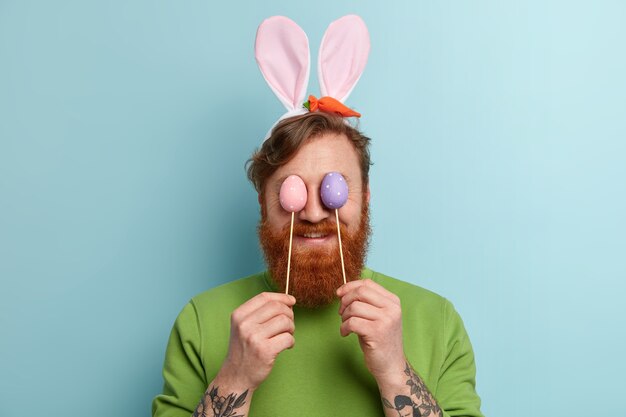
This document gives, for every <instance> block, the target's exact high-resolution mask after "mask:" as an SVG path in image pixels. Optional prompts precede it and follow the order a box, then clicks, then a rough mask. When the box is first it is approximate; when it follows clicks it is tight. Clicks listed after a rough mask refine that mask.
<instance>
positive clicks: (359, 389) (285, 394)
mask: <svg viewBox="0 0 626 417" xmlns="http://www.w3.org/2000/svg"><path fill="white" fill-rule="evenodd" d="M361 276H362V277H363V278H370V279H372V280H373V281H375V282H377V283H378V284H380V285H382V286H383V287H385V288H386V289H387V290H389V291H391V292H393V293H394V294H396V295H397V296H398V297H400V300H401V302H402V316H403V321H402V329H403V337H404V352H405V354H406V357H407V359H408V360H409V362H410V363H411V365H412V366H413V369H415V371H416V372H417V373H418V374H419V375H420V376H421V377H422V379H423V380H424V382H425V383H426V385H427V386H428V388H429V390H430V391H431V393H432V394H433V395H434V397H435V398H436V400H437V402H438V403H439V405H440V406H441V408H442V410H444V416H482V414H481V412H480V398H479V397H478V395H477V394H476V391H475V372H476V369H475V364H474V353H473V351H472V346H471V344H470V340H469V338H468V336H467V333H466V331H465V328H464V327H463V322H462V321H461V317H460V316H459V314H458V313H457V312H456V311H455V310H454V307H453V306H452V304H451V303H450V302H449V301H448V300H446V299H445V298H443V297H441V296H439V295H437V294H435V293H432V292H430V291H428V290H425V289H423V288H420V287H418V286H415V285H412V284H409V283H406V282H403V281H399V280H396V279H394V278H391V277H388V276H385V275H383V274H380V273H378V272H374V271H372V270H370V269H367V268H366V269H364V270H363V273H362V274H361ZM274 290H275V289H274V287H273V285H272V283H271V280H270V279H268V273H267V272H264V273H259V274H256V275H252V276H250V277H247V278H243V279H240V280H237V281H234V282H231V283H228V284H225V285H222V286H219V287H217V288H213V289H211V290H209V291H206V292H203V293H201V294H199V295H197V296H195V297H193V298H192V299H191V301H190V302H189V303H188V304H187V305H186V306H185V307H184V308H183V310H182V311H181V313H180V315H179V316H178V318H177V319H176V322H175V324H174V328H173V329H172V333H171V335H170V339H169V342H168V344H167V351H166V354H165V364H164V366H163V378H164V380H165V384H164V387H163V393H162V394H160V395H158V396H157V397H156V398H155V399H154V401H153V403H152V415H153V416H154V417H162V416H168V417H178V416H186V417H188V416H190V415H191V414H193V412H194V410H195V408H196V406H197V404H198V402H199V401H200V399H201V398H202V396H203V394H204V392H205V390H206V389H207V386H208V384H209V383H210V382H211V381H212V380H213V379H214V377H215V376H216V374H217V372H218V371H219V369H220V367H221V365H222V362H223V361H224V359H225V358H226V354H227V352H228V340H229V335H230V314H231V313H232V312H233V310H235V309H236V308H237V307H239V306H240V305H241V304H243V303H244V302H245V301H247V300H249V299H250V298H252V297H253V296H255V295H256V294H259V293H261V292H263V291H274ZM338 311H339V304H338V302H337V301H335V302H334V303H333V304H331V305H328V306H325V307H321V308H317V309H305V308H299V307H294V316H295V329H296V330H295V335H294V337H295V340H296V344H295V346H294V347H293V349H289V350H286V351H284V352H282V353H281V354H280V355H279V356H278V358H277V359H276V362H275V364H274V368H273V369H272V372H271V373H270V376H269V377H268V378H267V379H266V380H265V381H264V382H263V383H262V384H261V386H260V387H259V388H258V389H257V390H256V391H255V393H254V396H253V397H252V403H251V407H250V414H249V415H250V416H252V417H255V416H263V417H265V416H267V417H281V416H286V417H287V416H289V417H307V416H314V417H322V416H359V417H368V416H378V417H380V416H384V411H383V405H382V403H381V399H380V393H379V391H378V387H377V385H376V381H375V380H374V378H373V377H372V375H371V374H370V373H369V371H368V370H367V368H366V366H365V361H364V359H363V353H362V351H361V349H360V347H359V343H358V338H357V336H356V335H354V334H351V335H350V336H348V337H346V338H343V337H341V335H340V334H339V326H340V324H341V317H340V316H339V314H338Z"/></svg>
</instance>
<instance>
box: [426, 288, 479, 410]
mask: <svg viewBox="0 0 626 417" xmlns="http://www.w3.org/2000/svg"><path fill="white" fill-rule="evenodd" d="M443 345H444V349H445V352H444V360H443V363H442V366H441V372H440V373H439V381H438V384H437V392H436V394H435V397H436V399H437V401H438V402H439V406H440V407H441V409H442V410H443V415H444V416H445V417H460V416H464V417H483V414H482V413H481V411H480V397H479V396H478V394H477V393H476V364H475V362H474V351H473V350H472V345H471V343H470V340H469V336H468V335H467V332H466V330H465V326H464V325H463V321H462V320H461V316H459V313H457V311H456V310H455V309H454V306H453V305H452V303H450V302H449V301H447V300H446V303H445V305H444V344H443Z"/></svg>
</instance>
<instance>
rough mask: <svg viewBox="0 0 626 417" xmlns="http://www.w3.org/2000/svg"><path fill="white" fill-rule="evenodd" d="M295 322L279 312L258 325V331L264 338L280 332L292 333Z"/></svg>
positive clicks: (269, 337)
mask: <svg viewBox="0 0 626 417" xmlns="http://www.w3.org/2000/svg"><path fill="white" fill-rule="evenodd" d="M294 330H295V324H294V322H293V320H292V319H290V318H289V317H287V316H285V315H283V314H280V315H278V316H276V317H274V318H272V319H270V320H268V321H267V322H265V323H264V324H262V325H260V327H258V333H259V334H260V335H261V336H263V337H265V338H266V339H271V338H272V337H274V336H276V335H279V334H281V333H290V334H293V332H294Z"/></svg>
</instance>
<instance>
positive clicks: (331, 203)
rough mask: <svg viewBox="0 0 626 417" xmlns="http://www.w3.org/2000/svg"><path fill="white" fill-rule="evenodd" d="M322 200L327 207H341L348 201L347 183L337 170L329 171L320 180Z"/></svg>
mask: <svg viewBox="0 0 626 417" xmlns="http://www.w3.org/2000/svg"><path fill="white" fill-rule="evenodd" d="M320 194H321V196H322V201H323V202H324V205H325V206H326V207H328V208H329V209H338V208H341V207H343V205H344V204H346V201H348V184H347V183H346V180H345V178H343V175H341V174H340V173H338V172H329V173H328V174H326V175H325V176H324V179H323V180H322V186H321V189H320Z"/></svg>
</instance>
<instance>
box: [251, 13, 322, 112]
mask: <svg viewBox="0 0 626 417" xmlns="http://www.w3.org/2000/svg"><path fill="white" fill-rule="evenodd" d="M254 53H255V56H256V61H257V63H258V64H259V69H260V70H261V73H262V74H263V77H264V78H265V81H267V84H268V85H269V86H270V88H271V89H272V91H273V92H274V94H276V96H277V97H278V99H279V100H280V101H281V102H282V103H283V105H284V106H285V107H286V108H287V110H289V111H290V112H293V111H294V110H299V109H301V108H302V103H303V102H304V96H305V94H306V89H307V86H308V84H309V72H310V68H311V57H310V52H309V40H308V38H307V36H306V34H305V33H304V31H303V30H302V28H300V26H298V25H297V24H296V22H294V21H293V20H291V19H289V18H287V17H284V16H272V17H270V18H268V19H265V20H264V21H263V22H262V23H261V24H260V25H259V29H258V30H257V33H256V42H255V46H254Z"/></svg>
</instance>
